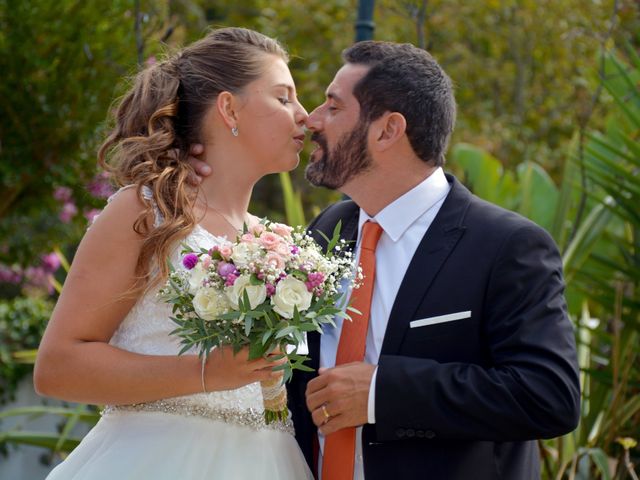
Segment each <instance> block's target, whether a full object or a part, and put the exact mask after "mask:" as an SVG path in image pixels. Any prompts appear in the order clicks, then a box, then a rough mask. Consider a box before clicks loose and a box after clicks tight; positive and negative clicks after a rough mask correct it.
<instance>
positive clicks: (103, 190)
mask: <svg viewBox="0 0 640 480" xmlns="http://www.w3.org/2000/svg"><path fill="white" fill-rule="evenodd" d="M87 190H89V193H90V194H91V195H93V196H94V197H96V198H108V197H110V196H111V195H112V194H113V193H114V189H113V187H112V186H111V184H110V183H109V174H108V173H107V172H102V173H99V174H97V175H96V176H95V177H93V180H92V181H91V182H90V183H89V185H87Z"/></svg>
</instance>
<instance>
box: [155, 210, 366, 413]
mask: <svg viewBox="0 0 640 480" xmlns="http://www.w3.org/2000/svg"><path fill="white" fill-rule="evenodd" d="M339 231H340V225H338V226H337V227H336V229H335V231H334V232H333V237H332V238H331V239H329V238H326V240H327V241H328V245H327V249H326V251H325V252H323V251H322V249H321V248H320V246H319V245H318V244H317V243H316V242H315V241H314V240H313V239H312V238H311V237H310V236H309V235H308V234H307V233H306V232H305V231H304V230H303V229H301V228H299V229H293V228H292V227H290V226H288V225H284V224H281V223H272V222H270V221H268V220H263V221H262V222H261V223H259V224H256V225H253V226H251V227H247V226H246V225H245V227H244V231H243V233H242V234H241V235H239V236H238V238H237V239H236V241H235V242H226V243H222V244H220V245H216V246H214V247H213V248H211V249H210V250H204V249H202V250H200V251H194V250H192V249H190V248H189V247H184V250H183V251H182V255H183V257H182V267H183V268H174V267H173V266H170V269H171V273H170V275H169V279H168V281H167V283H166V285H165V286H164V287H163V288H162V289H161V291H160V294H161V296H162V297H163V298H164V300H165V301H166V302H168V303H169V304H171V305H172V306H173V317H172V320H173V321H174V322H175V323H176V324H177V325H178V327H177V328H176V329H175V330H174V331H173V332H172V334H174V335H177V336H179V337H180V339H181V343H182V345H183V348H182V350H181V352H180V353H184V352H186V351H188V350H190V349H191V348H193V347H196V348H197V349H198V351H199V353H200V355H201V356H205V357H203V358H206V356H208V355H209V352H210V351H211V350H212V349H213V348H215V347H218V346H222V345H231V346H233V348H234V351H235V352H237V351H238V350H240V348H242V347H245V346H248V347H249V358H250V359H255V358H259V357H261V356H266V355H268V354H270V353H272V352H277V353H278V352H282V353H281V355H282V356H279V357H278V356H276V358H283V357H286V359H287V361H286V363H285V364H284V365H281V366H279V367H275V368H274V369H282V370H283V380H282V381H280V379H275V380H273V381H270V382H263V383H262V393H263V398H264V407H265V413H264V415H265V420H266V422H267V423H270V422H272V421H274V420H281V421H282V420H286V417H287V415H288V410H287V405H286V389H285V387H284V383H285V382H286V381H288V380H290V379H291V375H292V370H294V369H299V370H305V371H311V369H310V368H309V367H307V366H305V365H304V362H305V361H306V360H307V357H306V356H305V355H304V354H300V353H298V348H299V347H300V345H301V344H303V343H304V334H305V332H310V331H318V332H322V325H323V324H330V325H333V326H335V324H334V321H333V319H334V317H335V316H336V315H337V316H340V317H343V318H346V319H349V320H350V317H349V315H348V313H346V312H347V310H350V309H349V308H347V309H345V308H344V307H345V305H344V298H345V296H344V294H343V292H347V291H348V290H349V289H350V288H357V286H358V285H357V284H358V283H359V282H360V280H361V278H362V273H361V271H360V270H359V269H358V268H356V266H355V264H354V259H353V256H352V253H351V251H350V249H348V248H347V245H346V242H345V241H344V240H339ZM345 287H346V288H345Z"/></svg>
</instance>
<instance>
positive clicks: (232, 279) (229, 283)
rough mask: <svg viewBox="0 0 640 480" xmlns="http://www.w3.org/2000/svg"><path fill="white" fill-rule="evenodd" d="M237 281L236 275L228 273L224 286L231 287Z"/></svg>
mask: <svg viewBox="0 0 640 480" xmlns="http://www.w3.org/2000/svg"><path fill="white" fill-rule="evenodd" d="M237 279H238V276H237V275H234V274H233V273H230V274H229V275H227V281H226V282H224V285H225V286H226V287H233V284H234V283H236V280H237Z"/></svg>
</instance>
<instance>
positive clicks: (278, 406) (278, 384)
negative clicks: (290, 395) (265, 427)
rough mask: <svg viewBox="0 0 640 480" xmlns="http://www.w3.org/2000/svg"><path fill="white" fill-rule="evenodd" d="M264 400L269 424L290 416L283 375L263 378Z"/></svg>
mask: <svg viewBox="0 0 640 480" xmlns="http://www.w3.org/2000/svg"><path fill="white" fill-rule="evenodd" d="M260 387H261V388H262V402H263V405H264V418H265V422H266V423H267V424H269V423H271V422H274V421H285V420H286V419H287V417H288V416H289V410H288V409H287V387H285V385H284V384H283V383H282V378H281V377H276V378H272V379H269V380H263V381H261V382H260Z"/></svg>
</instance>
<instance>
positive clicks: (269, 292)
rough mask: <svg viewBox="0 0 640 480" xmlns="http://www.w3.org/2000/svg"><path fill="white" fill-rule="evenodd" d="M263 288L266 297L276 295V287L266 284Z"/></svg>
mask: <svg viewBox="0 0 640 480" xmlns="http://www.w3.org/2000/svg"><path fill="white" fill-rule="evenodd" d="M265 287H267V297H272V296H273V295H275V293H276V286H275V285H273V284H271V283H267V284H266V285H265Z"/></svg>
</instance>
